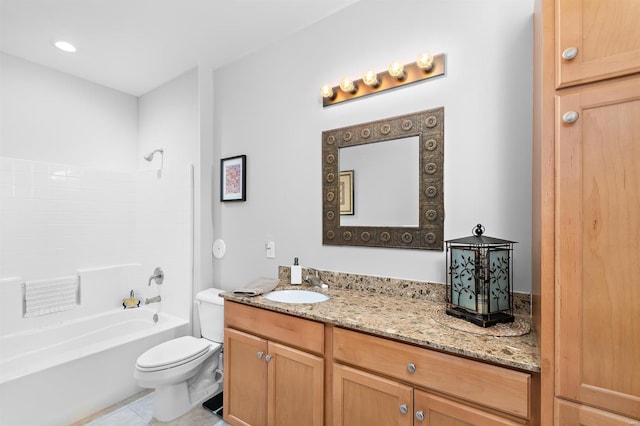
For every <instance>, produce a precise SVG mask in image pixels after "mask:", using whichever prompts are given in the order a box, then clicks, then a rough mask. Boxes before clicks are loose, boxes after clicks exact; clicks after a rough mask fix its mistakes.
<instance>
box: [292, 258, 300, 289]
mask: <svg viewBox="0 0 640 426" xmlns="http://www.w3.org/2000/svg"><path fill="white" fill-rule="evenodd" d="M291 284H302V267H301V266H300V265H299V264H298V258H297V257H296V258H294V259H293V265H292V266H291Z"/></svg>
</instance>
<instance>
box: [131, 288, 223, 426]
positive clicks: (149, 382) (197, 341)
mask: <svg viewBox="0 0 640 426" xmlns="http://www.w3.org/2000/svg"><path fill="white" fill-rule="evenodd" d="M222 291H223V290H220V289H216V288H210V289H207V290H204V291H201V292H200V293H198V294H197V295H196V303H197V305H198V316H199V318H200V329H201V335H202V337H201V338H196V337H193V336H182V337H178V338H176V339H172V340H169V341H167V342H164V343H161V344H159V345H157V346H154V347H153V348H151V349H149V350H148V351H146V352H145V353H143V354H142V355H140V356H139V357H138V359H137V361H136V367H135V370H134V373H133V377H134V378H135V380H136V382H137V383H138V385H139V386H141V387H143V388H153V389H155V403H154V407H153V416H154V417H155V418H156V419H158V420H160V421H163V422H166V421H170V420H173V419H175V418H177V417H180V416H181V415H183V414H185V413H186V412H187V411H189V410H191V409H192V408H193V407H195V406H197V405H199V404H201V403H202V402H204V401H206V400H207V399H209V398H211V397H213V396H214V395H216V394H218V393H219V392H220V391H221V390H222V371H221V368H222V366H221V365H219V364H220V358H221V352H222V343H223V341H224V305H223V302H224V299H222V298H221V297H219V296H218V295H219V294H220V293H221V292H222Z"/></svg>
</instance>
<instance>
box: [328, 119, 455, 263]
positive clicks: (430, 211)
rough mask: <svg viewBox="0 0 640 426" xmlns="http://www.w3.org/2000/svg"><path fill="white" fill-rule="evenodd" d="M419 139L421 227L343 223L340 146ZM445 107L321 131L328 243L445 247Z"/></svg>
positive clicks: (398, 246) (439, 248) (428, 248)
mask: <svg viewBox="0 0 640 426" xmlns="http://www.w3.org/2000/svg"><path fill="white" fill-rule="evenodd" d="M410 136H418V137H419V148H418V149H419V157H418V158H419V164H418V166H417V167H419V179H420V182H419V194H418V211H419V217H418V222H419V223H418V226H417V227H390V226H389V227H386V226H341V225H340V193H339V181H340V179H339V177H340V157H339V149H340V148H346V147H349V146H355V145H364V144H369V143H376V142H384V141H389V140H393V139H399V138H406V137H410ZM443 167H444V107H440V108H435V109H430V110H426V111H420V112H415V113H412V114H406V115H401V116H397V117H391V118H387V119H383V120H377V121H371V122H368V123H361V124H356V125H353V126H348V127H341V128H338V129H333V130H326V131H324V132H322V243H323V244H324V245H342V246H365V247H392V248H408V249H423V250H439V251H443V249H444V192H443V189H444V185H443V180H444V169H443Z"/></svg>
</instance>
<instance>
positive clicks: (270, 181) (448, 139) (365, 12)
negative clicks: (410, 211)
mask: <svg viewBox="0 0 640 426" xmlns="http://www.w3.org/2000/svg"><path fill="white" fill-rule="evenodd" d="M372 4H373V5H376V4H377V5H378V7H371V6H372ZM532 12H533V2H532V1H531V0H521V1H513V0H487V1H481V2H480V1H464V0H460V1H455V2H453V1H444V0H434V1H429V2H418V1H416V2H398V3H396V2H393V3H392V5H391V3H386V5H380V3H371V2H361V3H357V4H354V5H353V6H351V7H349V8H347V9H344V10H342V11H341V12H340V13H339V14H337V15H335V16H332V17H330V18H328V19H325V20H323V21H320V22H318V23H317V24H316V25H314V26H312V27H310V28H308V29H306V30H303V31H301V32H299V33H296V34H295V35H294V36H292V37H290V38H288V39H286V40H284V41H282V42H279V43H276V44H274V45H272V46H271V47H270V48H267V49H264V50H261V51H259V52H256V53H254V54H252V55H250V56H248V57H245V58H243V59H242V60H240V61H238V62H236V63H234V64H231V65H229V66H226V67H224V68H221V69H219V70H218V71H217V72H216V73H215V94H216V96H215V111H216V115H215V123H214V130H215V133H214V137H215V144H216V146H217V147H219V148H217V149H219V153H217V154H218V155H219V156H220V157H227V156H232V155H238V154H246V155H247V168H248V175H247V176H248V177H247V180H248V186H247V201H246V202H244V203H219V202H217V199H218V196H219V195H218V194H217V192H214V217H215V216H216V215H217V216H219V219H218V220H216V223H215V235H214V236H215V237H216V238H217V237H221V238H223V239H224V240H225V241H226V243H227V254H226V256H225V257H224V258H223V259H221V260H216V261H214V264H215V267H216V268H218V272H219V276H218V275H216V277H215V280H216V282H215V283H214V284H215V285H218V286H223V287H224V288H234V287H237V286H240V285H242V284H244V283H246V282H247V281H249V280H251V279H253V278H255V277H257V276H260V275H264V276H271V277H275V276H276V275H277V266H278V265H280V264H291V262H292V261H293V258H294V257H299V258H300V261H301V263H302V265H303V266H305V265H308V266H313V267H317V268H321V269H328V270H335V271H345V272H353V273H363V274H371V275H380V276H391V277H397V278H407V279H416V280H430V281H436V282H444V281H445V254H444V252H438V251H422V250H403V249H380V248H356V247H332V246H323V245H322V221H321V201H322V200H321V158H320V153H321V140H320V136H321V132H322V131H323V130H327V129H333V128H336V127H342V126H347V125H353V124H356V123H359V122H364V121H371V120H377V119H381V118H385V117H391V116H395V115H400V114H405V113H410V112H413V111H419V110H424V109H428V108H434V107H439V106H444V108H445V182H444V188H445V214H446V219H445V239H452V238H457V237H462V236H467V235H470V234H471V231H472V228H473V226H474V225H475V224H476V223H482V224H484V225H485V227H486V232H487V234H488V235H491V236H495V237H501V238H506V239H511V240H515V241H518V242H519V243H518V244H517V245H516V251H515V289H516V290H519V291H530V288H531V279H530V262H529V259H530V252H531V239H530V234H531V232H530V229H531V225H530V222H531V213H530V212H531V111H532V95H531V91H532V69H533V68H532V51H533V39H532V32H533V22H532V19H533V18H532ZM427 49H428V50H431V51H432V52H433V53H434V54H435V53H441V52H443V53H445V54H446V75H445V76H444V77H442V78H437V79H433V80H429V81H426V82H422V83H419V84H415V85H412V86H410V87H405V88H401V89H397V90H393V91H389V92H385V93H383V94H380V95H375V96H370V97H366V98H362V99H359V100H357V101H351V102H347V103H344V104H339V105H336V106H333V107H330V108H322V105H321V99H320V96H319V89H320V86H321V85H322V84H324V83H330V84H332V85H335V84H337V82H338V81H339V79H340V78H341V77H343V76H345V75H349V76H351V77H352V78H354V79H357V78H359V77H360V75H361V73H362V72H364V71H365V70H366V69H368V68H373V69H374V70H384V69H386V67H387V65H388V64H389V63H390V62H391V61H392V60H395V59H397V60H400V61H402V62H405V63H406V62H412V61H414V60H415V57H416V56H417V54H418V53H419V52H420V51H422V50H427ZM216 178H217V176H216ZM216 185H217V183H216ZM214 188H217V186H214ZM267 239H272V240H274V241H275V242H276V254H277V258H276V259H266V258H265V250H264V244H265V240H267Z"/></svg>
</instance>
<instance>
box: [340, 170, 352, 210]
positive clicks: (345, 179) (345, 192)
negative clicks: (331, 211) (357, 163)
mask: <svg viewBox="0 0 640 426" xmlns="http://www.w3.org/2000/svg"><path fill="white" fill-rule="evenodd" d="M353 213H354V211H353V170H345V171H342V172H340V214H344V215H352V214H353Z"/></svg>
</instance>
